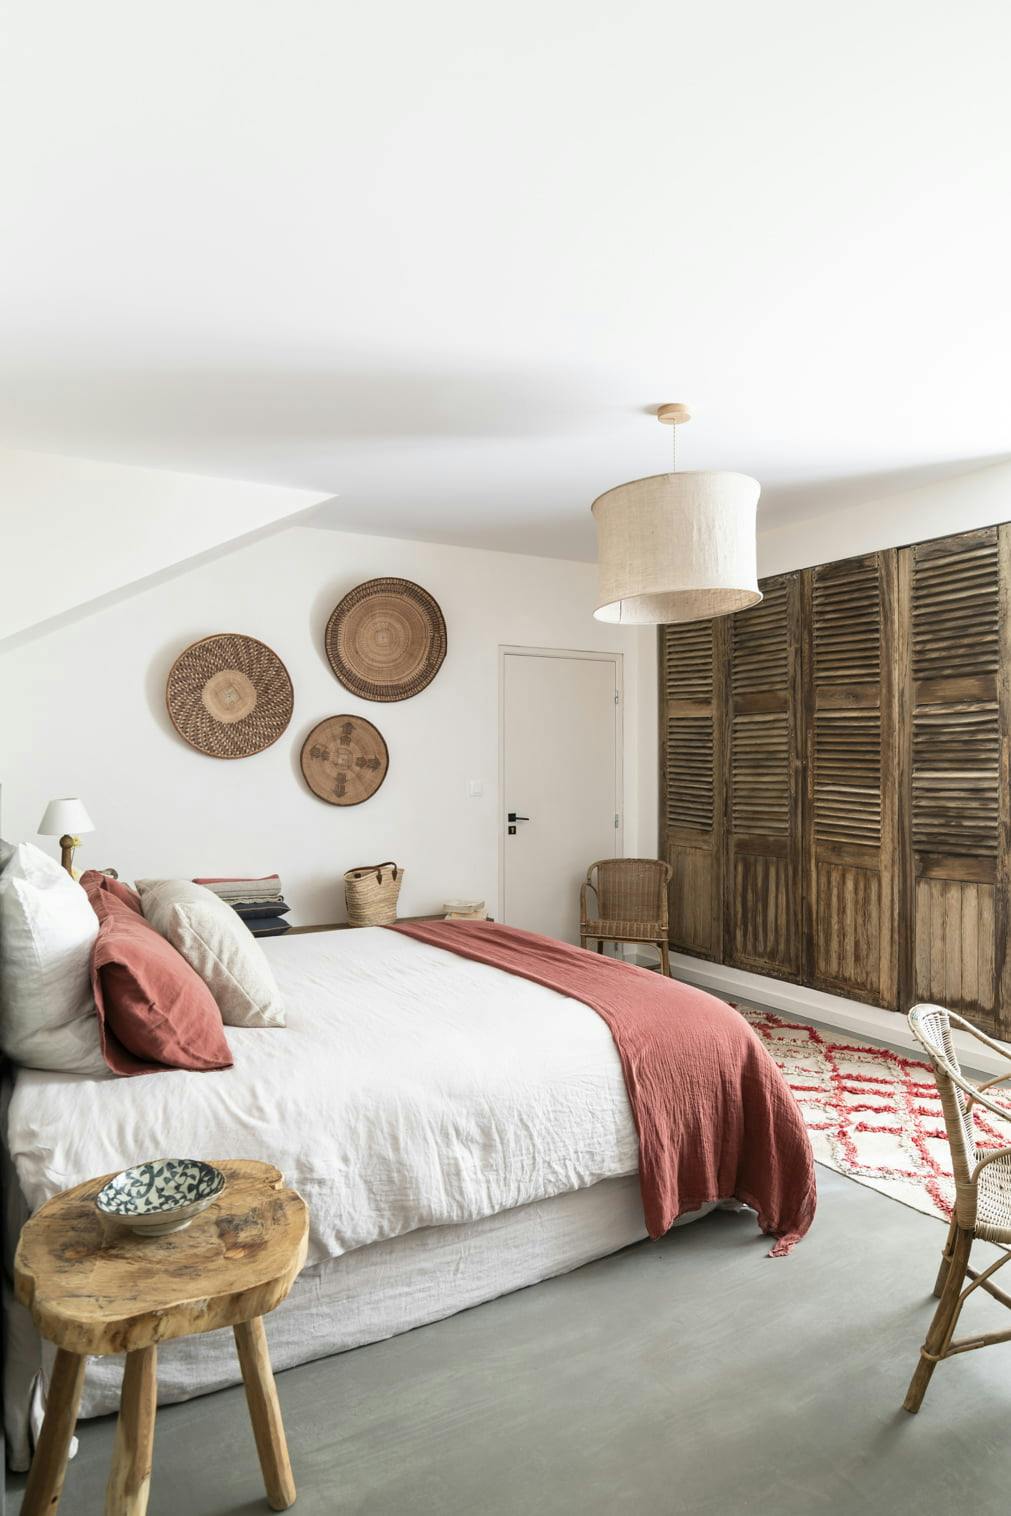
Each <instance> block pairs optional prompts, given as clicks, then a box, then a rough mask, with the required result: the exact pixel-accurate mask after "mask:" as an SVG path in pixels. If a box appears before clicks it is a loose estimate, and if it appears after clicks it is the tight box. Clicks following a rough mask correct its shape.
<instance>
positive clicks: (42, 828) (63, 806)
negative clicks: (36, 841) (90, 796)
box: [39, 795, 95, 879]
mask: <svg viewBox="0 0 1011 1516" xmlns="http://www.w3.org/2000/svg"><path fill="white" fill-rule="evenodd" d="M94 830H95V826H94V822H93V821H92V819H91V817H90V816H89V815H88V813H87V811H86V810H85V809H84V805H83V803H82V802H81V801H80V800H78V799H77V797H76V795H64V797H63V798H62V799H61V800H50V802H49V804H48V805H47V806H46V813H45V815H44V816H43V818H42V820H41V821H40V822H39V836H40V837H59V839H60V849H61V853H60V862H61V863H62V865H63V867H64V868H65V869H66V871H67V873H68V874H69V875H70V877H71V878H72V879H73V878H75V877H76V876H75V874H74V850H75V849H76V848H79V847H80V845H81V835H80V834H81V833H82V832H93V831H94Z"/></svg>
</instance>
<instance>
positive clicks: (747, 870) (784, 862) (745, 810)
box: [723, 574, 802, 978]
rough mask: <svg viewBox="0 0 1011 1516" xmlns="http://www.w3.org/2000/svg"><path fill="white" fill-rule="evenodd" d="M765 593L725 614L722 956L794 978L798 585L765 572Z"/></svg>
mask: <svg viewBox="0 0 1011 1516" xmlns="http://www.w3.org/2000/svg"><path fill="white" fill-rule="evenodd" d="M761 588H762V592H763V594H764V597H765V598H764V599H763V600H762V602H761V603H760V604H759V605H757V606H755V607H754V608H753V609H752V610H748V611H741V612H739V613H738V614H737V615H735V616H730V617H728V618H727V619H726V625H727V634H726V635H727V637H728V641H729V643H730V652H731V657H730V688H729V691H728V700H727V719H726V721H725V723H724V767H725V773H726V776H727V784H726V786H725V792H726V822H725V826H726V860H727V861H726V886H725V889H724V922H723V933H724V944H725V949H726V959H727V961H728V962H730V963H733V964H736V965H737V966H738V967H739V968H746V969H752V970H754V971H756V972H758V973H763V974H776V975H780V976H785V977H787V978H795V977H797V976H798V975H799V973H800V970H801V886H802V875H801V735H802V719H801V718H802V710H801V662H800V659H801V635H800V614H801V593H800V592H801V583H800V575H799V574H785V575H780V576H777V577H775V578H772V579H767V580H764V581H763V582H762V585H761Z"/></svg>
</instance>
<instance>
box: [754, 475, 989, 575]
mask: <svg viewBox="0 0 1011 1516" xmlns="http://www.w3.org/2000/svg"><path fill="white" fill-rule="evenodd" d="M1000 521H1011V464H1008V463H1000V464H994V466H993V467H992V468H982V469H976V470H974V471H973V472H972V473H970V474H959V475H958V476H957V477H956V478H954V479H941V480H938V481H937V482H936V483H935V484H925V485H920V486H919V487H918V488H916V489H911V490H903V491H902V492H901V493H899V494H895V495H884V496H877V497H876V498H874V499H871V500H867V501H864V502H863V504H860V505H850V506H847V507H846V508H845V509H840V510H836V511H830V512H825V513H823V514H819V515H817V516H812V517H810V518H809V519H807V520H799V521H786V522H783V523H782V524H781V525H777V524H776V523H775V522H770V523H769V524H768V525H765V524H764V523H763V522H761V520H760V521H759V531H758V572H759V573H760V574H780V573H784V572H785V571H786V570H788V569H798V568H811V567H813V566H814V565H815V564H817V563H834V562H835V561H836V559H837V558H852V557H854V556H856V554H858V553H872V552H876V551H877V550H878V549H880V548H886V547H905V546H906V544H907V543H910V542H925V541H926V540H927V539H928V538H930V537H947V536H949V535H950V534H951V533H953V532H967V531H970V530H971V529H972V528H973V527H976V526H994V525H996V524H997V523H998V522H1000Z"/></svg>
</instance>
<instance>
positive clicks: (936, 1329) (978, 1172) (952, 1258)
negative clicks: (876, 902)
mask: <svg viewBox="0 0 1011 1516" xmlns="http://www.w3.org/2000/svg"><path fill="white" fill-rule="evenodd" d="M909 1025H910V1027H911V1029H912V1031H913V1033H914V1034H915V1036H916V1037H917V1039H918V1040H919V1041H920V1042H921V1043H922V1044H923V1047H924V1048H925V1049H926V1051H927V1056H928V1057H929V1059H930V1062H931V1064H932V1066H933V1070H934V1078H935V1079H936V1080H937V1088H938V1091H939V1092H940V1096H941V1107H942V1109H943V1111H944V1125H945V1130H946V1131H947V1134H948V1143H949V1146H950V1148H951V1161H952V1168H953V1171H954V1175H955V1211H954V1214H953V1216H952V1218H951V1225H950V1227H949V1228H948V1238H947V1241H946V1242H945V1245H944V1252H943V1253H942V1254H941V1267H940V1270H939V1272H938V1275H937V1281H936V1283H935V1285H934V1294H935V1295H936V1296H938V1297H939V1298H938V1305H937V1309H936V1311H935V1312H934V1317H933V1320H932V1321H931V1323H930V1326H929V1328H928V1329H927V1338H926V1341H925V1342H924V1344H923V1347H922V1348H921V1349H920V1361H919V1363H918V1364H917V1366H916V1371H915V1373H914V1374H913V1377H912V1379H911V1380H910V1383H909V1389H908V1391H907V1392H906V1398H905V1401H904V1405H905V1408H906V1410H907V1411H913V1412H915V1411H918V1410H919V1409H920V1404H921V1402H922V1400H923V1397H924V1395H925V1394H926V1391H927V1385H928V1384H929V1383H930V1378H931V1375H932V1374H933V1372H934V1369H935V1367H936V1366H937V1364H938V1363H940V1362H941V1360H942V1359H944V1358H952V1357H954V1355H955V1354H956V1353H968V1352H970V1351H971V1350H972V1349H973V1348H982V1347H986V1346H988V1344H990V1343H994V1342H1008V1341H1011V1331H1006V1332H985V1333H975V1334H974V1335H973V1336H972V1337H965V1338H956V1337H955V1335H954V1334H955V1327H956V1326H957V1325H958V1318H959V1316H960V1315H961V1312H962V1307H963V1305H964V1304H965V1302H966V1300H968V1298H969V1296H970V1295H971V1294H972V1293H973V1291H975V1290H985V1291H986V1292H987V1294H988V1295H992V1296H993V1298H994V1299H995V1300H999V1301H1000V1302H1001V1304H1002V1305H1006V1306H1008V1307H1011V1295H1006V1294H1005V1293H1004V1291H1003V1290H1001V1289H998V1288H997V1286H996V1285H995V1284H993V1283H992V1282H991V1276H992V1275H993V1274H995V1273H996V1272H997V1270H998V1269H999V1268H1002V1267H1003V1265H1004V1264H1005V1263H1007V1262H1008V1260H1009V1259H1011V1253H1008V1252H1004V1253H1001V1255H1000V1257H999V1258H997V1259H996V1261H995V1262H994V1263H991V1264H989V1265H988V1267H986V1268H985V1269H983V1270H982V1271H977V1270H976V1269H974V1268H971V1267H970V1265H969V1254H970V1252H971V1251H972V1245H973V1243H974V1242H975V1241H976V1240H977V1238H978V1239H980V1240H982V1241H985V1242H993V1243H996V1244H997V1245H998V1246H999V1247H1002V1248H1009V1247H1011V1146H1009V1147H1005V1148H997V1149H995V1150H993V1151H988V1152H983V1153H980V1152H978V1151H977V1148H976V1131H975V1123H974V1121H973V1111H972V1108H973V1106H974V1105H980V1106H983V1107H984V1108H985V1109H986V1110H988V1111H990V1112H991V1113H992V1114H993V1115H994V1116H999V1117H1000V1118H1001V1119H1002V1120H1004V1121H1007V1122H1009V1123H1011V1105H1001V1104H999V1103H998V1102H997V1101H996V1100H994V1099H993V1098H992V1097H991V1096H990V1095H988V1094H987V1093H986V1092H987V1091H988V1090H989V1089H991V1088H992V1087H993V1086H994V1085H996V1084H1002V1083H1003V1082H1004V1081H1005V1080H1007V1079H1011V1055H1009V1054H1008V1052H1007V1049H1006V1048H1003V1047H1001V1045H1000V1043H999V1042H994V1040H993V1038H992V1037H987V1036H986V1035H985V1034H984V1033H983V1032H981V1031H979V1029H978V1028H977V1027H974V1026H973V1025H972V1024H971V1023H970V1022H968V1021H965V1020H963V1018H962V1017H961V1016H956V1015H954V1014H953V1013H952V1012H950V1011H945V1010H942V1008H941V1007H940V1006H939V1005H916V1006H914V1007H913V1009H912V1010H911V1011H910V1013H909ZM953 1026H956V1027H959V1028H960V1029H961V1030H962V1031H965V1032H968V1033H970V1035H971V1036H973V1037H975V1038H976V1040H977V1042H981V1043H983V1045H984V1046H985V1047H988V1048H990V1049H991V1051H992V1052H995V1053H999V1054H1000V1055H1001V1057H1002V1058H1004V1059H1006V1060H1007V1062H1008V1064H1009V1068H1008V1071H1007V1073H1006V1074H1000V1075H998V1077H997V1078H996V1079H988V1080H986V1081H985V1083H983V1084H981V1085H975V1084H972V1083H971V1082H970V1081H969V1080H968V1079H966V1078H965V1076H964V1075H963V1073H962V1070H961V1067H960V1065H959V1062H958V1057H957V1055H956V1053H955V1049H954V1045H953V1043H952V1038H951V1029H952V1027H953ZM1009 1135H1011V1134H1009Z"/></svg>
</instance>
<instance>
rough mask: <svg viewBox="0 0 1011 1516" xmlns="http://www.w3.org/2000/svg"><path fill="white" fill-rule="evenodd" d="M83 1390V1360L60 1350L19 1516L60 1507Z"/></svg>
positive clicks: (40, 1515) (43, 1514) (43, 1515)
mask: <svg viewBox="0 0 1011 1516" xmlns="http://www.w3.org/2000/svg"><path fill="white" fill-rule="evenodd" d="M83 1388H84V1359H83V1358H82V1357H81V1355H80V1354H79V1353H68V1352H66V1351H65V1350H64V1349H63V1348H60V1349H59V1351H58V1352H57V1354H56V1363H55V1366H54V1368H53V1373H52V1378H51V1379H50V1381H49V1393H48V1394H47V1395H46V1419H45V1421H44V1422H43V1423H42V1431H41V1432H40V1433H39V1440H38V1443H37V1444H36V1447H35V1456H34V1458H33V1459H32V1468H31V1473H30V1474H29V1475H28V1484H27V1486H26V1487H25V1499H24V1504H23V1505H22V1507H21V1513H22V1516H51V1513H52V1512H55V1510H56V1507H57V1506H58V1505H59V1503H60V1492H61V1491H62V1489H63V1479H64V1475H65V1474H66V1472H67V1454H68V1452H69V1451H70V1439H71V1438H72V1437H73V1435H74V1427H75V1425H76V1423H77V1407H78V1406H79V1405H80V1403H81V1391H82V1390H83Z"/></svg>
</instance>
